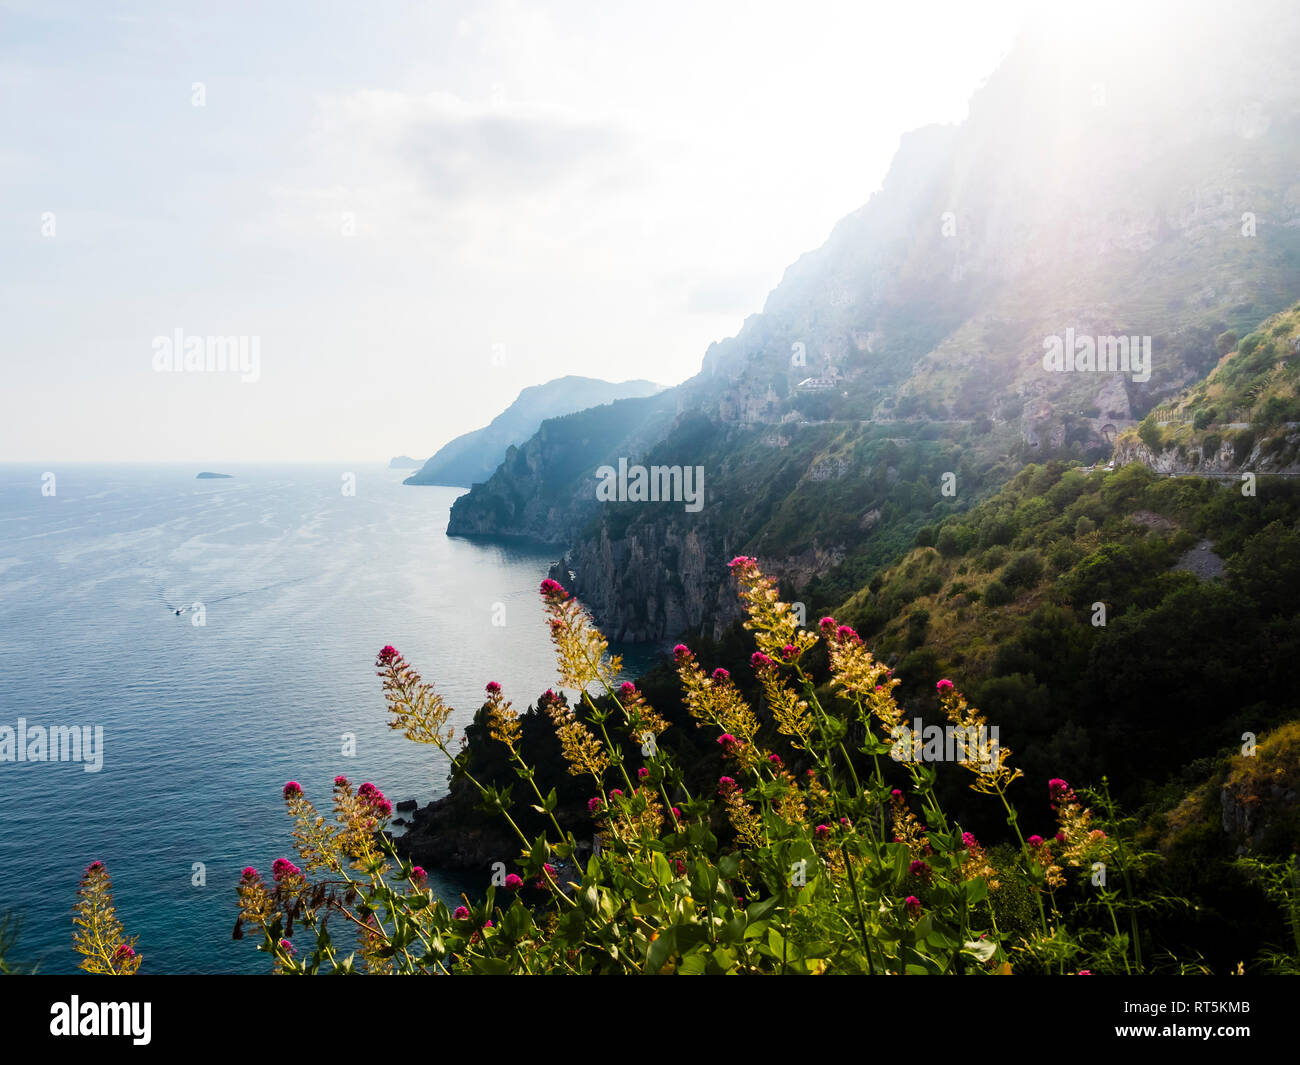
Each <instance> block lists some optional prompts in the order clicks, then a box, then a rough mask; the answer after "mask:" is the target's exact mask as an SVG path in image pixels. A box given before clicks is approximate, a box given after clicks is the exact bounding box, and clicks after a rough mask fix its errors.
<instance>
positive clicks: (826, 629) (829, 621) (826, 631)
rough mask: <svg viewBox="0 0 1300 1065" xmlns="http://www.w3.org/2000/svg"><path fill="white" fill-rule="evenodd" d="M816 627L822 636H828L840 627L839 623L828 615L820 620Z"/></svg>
mask: <svg viewBox="0 0 1300 1065" xmlns="http://www.w3.org/2000/svg"><path fill="white" fill-rule="evenodd" d="M817 627H818V628H819V629H821V630H822V635H823V636H829V635H830V634H831V633H832V632H835V630H836V629H838V628H839V627H840V623H839V622H838V621H836V620H835V619H834V618H833V617H831V616H830V615H827V616H826V617H824V618H822V619H821V621H820V622H818V625H817Z"/></svg>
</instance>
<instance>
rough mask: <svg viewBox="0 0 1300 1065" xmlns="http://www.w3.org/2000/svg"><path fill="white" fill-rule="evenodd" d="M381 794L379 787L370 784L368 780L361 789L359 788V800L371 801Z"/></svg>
mask: <svg viewBox="0 0 1300 1065" xmlns="http://www.w3.org/2000/svg"><path fill="white" fill-rule="evenodd" d="M380 794H381V792H380V790H379V789H378V788H377V787H375V786H374V785H373V784H372V783H370V781H368V780H367V781H366V782H365V783H364V784H362V785H361V787H359V788H357V798H358V799H370V798H373V797H374V796H376V795H380Z"/></svg>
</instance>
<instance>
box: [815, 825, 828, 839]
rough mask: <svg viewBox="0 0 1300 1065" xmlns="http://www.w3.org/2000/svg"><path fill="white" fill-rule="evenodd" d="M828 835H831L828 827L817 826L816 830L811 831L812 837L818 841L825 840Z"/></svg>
mask: <svg viewBox="0 0 1300 1065" xmlns="http://www.w3.org/2000/svg"><path fill="white" fill-rule="evenodd" d="M830 834H831V826H830V825H818V826H817V827H816V828H814V829H813V835H815V836H816V837H817V838H818V839H826V838H827V837H828V836H829V835H830Z"/></svg>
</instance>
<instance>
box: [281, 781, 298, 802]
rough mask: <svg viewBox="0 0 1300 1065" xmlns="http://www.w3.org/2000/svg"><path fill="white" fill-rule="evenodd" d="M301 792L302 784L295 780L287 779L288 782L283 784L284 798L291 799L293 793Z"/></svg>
mask: <svg viewBox="0 0 1300 1065" xmlns="http://www.w3.org/2000/svg"><path fill="white" fill-rule="evenodd" d="M301 794H302V785H301V784H299V783H298V782H297V781H296V780H291V781H289V783H288V784H286V785H285V786H284V797H285V798H286V799H291V798H293V797H294V796H295V795H301Z"/></svg>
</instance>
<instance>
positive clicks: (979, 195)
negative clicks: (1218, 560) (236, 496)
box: [448, 2, 1300, 640]
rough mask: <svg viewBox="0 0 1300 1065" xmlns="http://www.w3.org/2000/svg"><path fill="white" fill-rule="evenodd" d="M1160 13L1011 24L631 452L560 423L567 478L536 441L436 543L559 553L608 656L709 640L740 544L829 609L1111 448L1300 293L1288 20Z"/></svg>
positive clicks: (1251, 13) (589, 422) (609, 432)
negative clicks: (864, 195) (1077, 34)
mask: <svg viewBox="0 0 1300 1065" xmlns="http://www.w3.org/2000/svg"><path fill="white" fill-rule="evenodd" d="M1160 6H1161V5H1131V10H1128V11H1125V12H1121V13H1118V14H1116V15H1115V16H1114V20H1113V21H1111V22H1109V23H1107V24H1106V25H1104V26H1103V27H1101V29H1100V30H1099V32H1098V36H1097V39H1096V40H1095V41H1083V40H1079V41H1076V42H1075V45H1076V46H1072V47H1070V48H1068V49H1065V48H1062V47H1060V46H1059V44H1060V42H1059V35H1052V34H1050V33H1048V32H1047V31H1046V30H1043V29H1034V28H1031V29H1030V30H1028V31H1027V32H1026V34H1025V35H1024V36H1023V37H1022V38H1021V39H1020V40H1019V41H1018V42H1017V44H1016V46H1015V48H1013V49H1012V51H1011V52H1010V53H1009V54H1008V56H1007V57H1006V59H1005V60H1004V62H1003V63H1002V64H1001V66H1000V67H999V68H998V70H997V71H995V72H994V74H993V75H992V76H991V77H990V78H989V80H988V81H987V83H986V84H985V85H984V86H983V87H981V88H980V89H979V91H978V92H977V93H976V94H975V95H974V97H973V98H972V100H971V104H970V112H969V116H968V117H967V119H966V120H965V121H964V122H962V123H961V124H959V125H953V126H942V127H930V128H926V129H922V130H919V131H916V132H914V133H911V134H908V135H907V136H905V137H904V138H903V139H902V142H901V144H900V146H899V149H898V152H897V155H896V156H895V158H894V160H893V163H892V165H891V167H890V170H889V173H888V175H887V176H886V178H885V180H884V183H883V185H882V187H881V189H880V190H879V191H878V192H877V193H876V194H875V195H874V196H873V197H872V198H871V199H870V201H869V202H868V203H867V204H866V205H865V206H863V207H862V208H860V209H859V210H857V211H855V212H854V213H853V214H851V215H849V216H848V217H847V218H845V219H843V220H842V221H841V222H840V223H839V224H838V225H836V226H835V228H834V230H833V231H832V233H831V235H830V237H829V239H828V240H827V241H826V243H825V244H824V245H823V246H822V247H821V248H819V249H817V250H816V251H813V252H810V253H808V254H806V255H804V256H803V257H801V258H800V259H799V260H798V261H797V262H796V263H794V264H793V265H792V266H791V267H790V268H789V269H788V270H787V271H786V273H785V276H784V277H783V279H782V281H781V283H780V284H779V285H778V286H777V288H776V289H774V290H773V291H772V293H771V294H770V295H769V297H768V299H767V301H766V304H765V306H764V308H763V311H762V313H761V314H755V315H753V316H751V317H750V318H748V319H746V321H745V322H744V324H743V326H742V327H741V329H740V330H739V332H738V333H737V334H736V335H735V336H734V337H731V338H729V339H726V340H723V341H720V342H718V343H715V344H713V345H711V346H710V347H709V349H708V351H707V352H706V353H705V356H704V360H703V365H702V370H701V373H700V374H699V375H698V376H696V377H695V378H693V379H691V380H690V381H688V382H686V383H684V384H683V385H680V386H678V387H677V388H676V389H673V390H671V391H670V392H669V393H665V394H664V395H663V396H661V397H657V399H658V400H659V403H660V404H661V406H660V407H658V408H656V410H655V411H654V412H653V413H652V412H650V411H647V417H648V418H649V419H650V420H649V421H647V422H646V423H645V424H644V425H643V426H642V432H641V437H642V441H641V446H633V445H634V443H635V442H636V441H635V438H636V435H637V434H636V432H635V431H634V427H632V426H630V425H628V424H626V423H625V422H620V423H619V424H617V425H615V424H611V423H610V422H609V420H608V419H602V418H600V417H599V416H596V415H594V414H593V415H587V414H577V415H574V416H573V418H574V419H575V420H574V421H573V422H572V423H571V424H569V425H567V426H566V428H565V436H566V439H572V440H579V439H584V440H586V441H587V443H588V444H589V447H590V450H589V452H588V453H587V455H586V457H585V460H580V458H579V455H578V453H577V451H576V450H575V448H574V447H573V446H570V445H566V444H563V443H562V442H558V441H557V440H555V439H554V434H553V433H551V432H549V431H548V432H541V433H538V434H537V435H536V436H535V437H534V438H533V439H532V440H529V441H528V442H527V443H526V444H525V445H523V447H521V448H520V449H519V451H518V452H517V453H516V455H515V458H514V460H513V461H511V462H507V463H505V464H503V465H502V467H501V468H500V469H499V470H498V471H497V472H496V473H495V474H493V476H492V477H491V478H489V479H488V481H487V482H486V483H485V484H483V485H482V486H480V487H477V488H475V489H474V490H472V491H471V492H470V493H469V494H468V495H467V496H465V497H462V499H461V500H459V501H458V502H457V504H456V507H455V508H454V509H453V511H452V518H451V522H450V524H449V527H448V532H449V533H452V534H464V535H518V536H528V537H534V538H538V539H544V540H546V541H548V542H552V543H563V544H566V545H567V547H568V551H567V553H566V557H565V561H564V564H563V565H562V566H561V567H560V568H559V570H557V576H558V577H559V578H560V579H562V580H563V581H564V583H565V584H566V585H567V586H568V587H569V588H570V590H572V591H574V592H575V593H576V594H578V595H579V596H580V597H582V599H583V601H584V603H585V604H586V605H587V606H589V607H590V608H591V609H592V611H593V613H594V614H595V616H596V618H597V619H598V620H599V621H600V622H601V623H602V624H603V625H604V627H605V631H606V632H607V634H608V635H609V636H610V637H611V638H614V639H619V640H658V639H662V638H666V637H672V636H675V635H678V634H680V633H681V632H683V631H685V630H694V631H698V632H705V633H709V634H712V635H715V636H716V635H718V634H720V633H721V632H722V631H723V630H724V629H725V628H726V627H727V626H728V625H730V624H731V622H732V621H734V620H735V618H736V616H737V609H736V607H735V605H734V597H732V596H731V595H730V594H729V591H728V585H727V582H726V579H725V563H726V561H727V559H729V558H730V557H732V556H734V555H736V554H749V555H754V556H756V557H758V558H759V559H760V562H761V563H762V565H763V567H764V569H765V571H767V572H770V573H773V574H775V575H777V576H778V577H780V578H781V579H782V580H783V582H784V586H785V587H786V588H787V590H788V594H790V595H791V596H792V597H793V598H797V599H799V600H800V601H804V602H806V603H807V604H808V605H809V606H810V607H812V606H834V605H836V604H838V603H841V602H843V601H844V600H846V599H848V598H849V597H850V596H852V595H853V594H855V593H856V592H857V591H858V590H859V589H861V588H862V587H863V586H864V585H866V584H867V583H868V582H869V581H870V579H871V577H872V576H873V575H874V574H875V573H876V572H878V571H879V569H880V568H881V567H882V566H884V565H886V564H888V563H889V562H892V561H893V559H894V557H896V555H897V554H898V552H899V551H900V550H902V549H904V548H906V546H907V545H908V544H909V543H910V542H911V539H912V537H913V535H914V534H915V532H916V530H917V529H918V528H920V527H921V526H922V525H925V524H928V523H932V522H935V521H939V520H942V519H943V518H944V517H946V516H948V515H951V514H953V513H957V512H961V511H964V510H966V509H968V508H969V507H970V506H972V505H973V504H975V503H976V502H978V501H979V499H980V498H982V497H983V496H985V495H987V494H988V493H990V492H991V491H993V490H995V489H996V488H997V487H999V486H1000V485H1002V484H1004V483H1006V482H1007V480H1008V479H1009V478H1011V477H1012V476H1013V475H1014V474H1015V472H1016V471H1017V470H1019V469H1020V468H1022V467H1023V466H1024V465H1025V464H1026V463H1027V462H1030V461H1035V462H1040V461H1045V460H1047V459H1053V458H1056V459H1076V460H1082V461H1086V462H1095V461H1097V460H1104V459H1105V458H1107V457H1109V456H1110V455H1111V454H1112V451H1113V448H1114V445H1115V441H1116V440H1117V439H1118V438H1119V437H1120V436H1121V435H1122V434H1124V433H1125V431H1126V430H1136V429H1137V427H1138V426H1139V424H1140V423H1141V422H1142V420H1143V418H1144V417H1145V416H1146V415H1147V414H1148V413H1150V412H1151V411H1152V410H1154V409H1157V408H1159V407H1161V406H1162V405H1164V404H1167V403H1169V402H1170V401H1172V400H1173V399H1174V398H1175V397H1177V396H1179V395H1181V394H1183V393H1184V391H1185V390H1187V389H1188V388H1194V387H1195V386H1196V385H1197V384H1198V382H1200V381H1201V380H1202V379H1203V378H1204V377H1205V376H1206V374H1207V373H1209V372H1210V371H1211V370H1212V369H1213V368H1214V367H1215V365H1216V363H1217V362H1218V361H1219V359H1220V357H1221V355H1222V354H1223V353H1222V352H1221V351H1220V350H1219V347H1218V343H1219V340H1218V338H1219V337H1221V336H1222V334H1224V333H1225V332H1230V333H1236V334H1239V335H1240V334H1244V333H1247V332H1248V331H1249V330H1250V329H1251V328H1253V326H1254V324H1255V323H1257V322H1259V321H1260V320H1261V319H1262V318H1264V317H1266V316H1268V315H1270V314H1273V313H1276V312H1279V311H1281V310H1283V309H1284V308H1286V307H1289V306H1290V305H1291V304H1292V303H1293V302H1294V301H1295V299H1296V297H1297V294H1300V184H1298V183H1297V174H1300V64H1297V63H1296V62H1295V58H1294V57H1295V55H1296V54H1297V46H1298V45H1300V11H1296V10H1294V9H1292V8H1289V7H1288V6H1287V5H1286V4H1282V3H1274V2H1265V3H1261V4H1256V5H1251V6H1250V8H1249V9H1248V11H1247V12H1244V13H1243V15H1242V20H1243V21H1242V24H1241V26H1240V29H1241V32H1240V33H1239V34H1237V33H1234V35H1233V37H1232V39H1231V40H1225V39H1221V38H1218V37H1215V36H1214V35H1213V33H1212V32H1211V30H1210V29H1209V28H1208V27H1210V26H1211V22H1207V21H1204V20H1200V19H1197V18H1190V17H1187V15H1185V14H1184V13H1183V12H1184V10H1190V9H1183V8H1178V7H1173V8H1168V7H1166V9H1165V10H1164V11H1159V10H1157V8H1159V7H1160ZM1139 8H1141V10H1138V9H1139ZM1162 19H1163V21H1162ZM1170 27H1174V28H1175V30H1176V32H1173V31H1171V29H1170ZM1121 338H1122V340H1123V343H1122V344H1121ZM1066 345H1069V348H1070V351H1069V356H1070V357H1069V358H1068V359H1066V358H1065V356H1064V350H1063V349H1064V348H1065V347H1066ZM1076 352H1078V353H1079V354H1080V362H1078V363H1076V362H1075V361H1074V355H1075V353H1076ZM1057 356H1060V358H1059V360H1058V359H1057V358H1056V357H1057ZM1107 356H1109V357H1112V358H1113V359H1114V368H1107V369H1105V370H1103V371H1099V370H1097V369H1095V367H1096V365H1097V360H1098V358H1103V359H1105V358H1106V357H1107ZM1121 360H1123V361H1121ZM1058 366H1059V368H1058ZM669 404H672V405H674V406H675V408H676V410H677V414H676V415H675V417H674V418H673V419H672V420H671V423H670V424H667V425H666V426H664V427H663V428H662V429H661V428H660V427H661V426H663V422H662V417H663V413H662V412H663V409H664V407H666V406H667V405H669ZM619 458H624V459H627V460H628V461H629V462H630V463H641V464H645V465H650V464H664V465H682V466H690V467H699V468H701V469H702V471H703V477H704V483H705V503H704V506H703V508H702V509H701V510H699V511H698V512H690V511H687V510H685V509H684V508H683V506H682V505H681V504H680V503H678V502H655V503H648V502H642V503H636V502H602V501H600V500H599V499H598V498H597V496H596V487H597V483H598V482H597V468H598V467H599V466H601V465H605V464H611V462H612V463H616V462H617V460H618V459H619Z"/></svg>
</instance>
